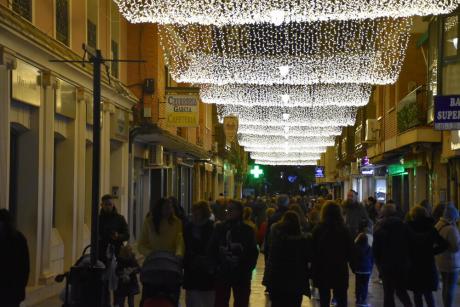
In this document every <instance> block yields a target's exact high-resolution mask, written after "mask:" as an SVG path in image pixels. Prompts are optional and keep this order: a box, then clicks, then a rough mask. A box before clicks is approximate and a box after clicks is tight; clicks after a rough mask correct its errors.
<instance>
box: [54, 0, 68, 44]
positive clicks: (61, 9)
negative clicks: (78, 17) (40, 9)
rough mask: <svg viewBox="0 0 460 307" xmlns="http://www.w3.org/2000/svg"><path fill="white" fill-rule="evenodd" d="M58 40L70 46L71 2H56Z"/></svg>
mask: <svg viewBox="0 0 460 307" xmlns="http://www.w3.org/2000/svg"><path fill="white" fill-rule="evenodd" d="M55 14H56V39H57V40H58V41H60V42H61V43H63V44H64V45H66V46H68V45H69V40H70V39H69V38H70V31H69V0H56V12H55Z"/></svg>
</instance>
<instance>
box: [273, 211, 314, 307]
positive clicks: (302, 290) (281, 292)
mask: <svg viewBox="0 0 460 307" xmlns="http://www.w3.org/2000/svg"><path fill="white" fill-rule="evenodd" d="M310 241H311V240H309V239H308V237H307V236H306V235H305V234H304V233H303V232H302V229H301V225H300V219H299V215H298V214H297V213H296V212H295V211H292V210H289V211H287V212H286V213H285V214H284V215H283V217H282V219H281V221H279V222H278V223H276V224H274V225H273V227H272V232H271V234H270V245H271V246H270V251H271V252H270V255H269V258H268V263H267V270H266V285H267V290H268V292H269V293H270V299H271V301H272V307H278V306H279V307H283V306H290V307H296V306H298V307H300V306H301V305H302V296H303V295H304V294H305V295H308V296H309V290H310V287H309V284H308V279H309V270H308V262H309V261H310V258H311V257H310V252H311V248H310Z"/></svg>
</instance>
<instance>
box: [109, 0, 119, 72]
mask: <svg viewBox="0 0 460 307" xmlns="http://www.w3.org/2000/svg"><path fill="white" fill-rule="evenodd" d="M110 19H111V20H110V21H111V22H110V29H111V31H110V34H111V43H110V48H111V52H112V53H111V58H112V59H114V60H118V59H119V56H120V52H119V49H120V13H119V12H118V8H117V5H116V4H115V3H114V2H111V6H110ZM110 65H111V67H110V70H111V73H112V76H114V77H115V78H118V76H119V67H120V63H119V62H111V64H110Z"/></svg>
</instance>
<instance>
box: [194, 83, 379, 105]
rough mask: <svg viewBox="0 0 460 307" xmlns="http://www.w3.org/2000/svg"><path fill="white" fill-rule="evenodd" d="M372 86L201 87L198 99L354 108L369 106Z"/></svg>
mask: <svg viewBox="0 0 460 307" xmlns="http://www.w3.org/2000/svg"><path fill="white" fill-rule="evenodd" d="M371 89H372V87H371V85H368V84H356V83H350V84H346V83H342V84H312V85H280V84H277V85H253V84H225V85H216V84H202V85H200V97H201V100H202V101H203V102H204V103H215V104H222V105H241V106H248V107H251V106H269V107H318V106H319V107H321V106H357V107H361V106H364V105H366V104H367V103H368V101H369V97H370V95H371Z"/></svg>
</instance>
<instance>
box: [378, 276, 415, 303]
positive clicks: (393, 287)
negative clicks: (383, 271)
mask: <svg viewBox="0 0 460 307" xmlns="http://www.w3.org/2000/svg"><path fill="white" fill-rule="evenodd" d="M382 282H383V306H384V307H395V306H396V305H395V293H396V296H397V297H398V298H399V300H400V301H401V303H402V304H403V306H404V307H412V302H411V300H410V297H409V294H407V291H406V289H404V288H400V287H399V286H397V282H395V281H394V280H393V279H392V278H385V277H384V278H383V279H382Z"/></svg>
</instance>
